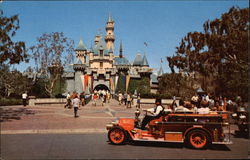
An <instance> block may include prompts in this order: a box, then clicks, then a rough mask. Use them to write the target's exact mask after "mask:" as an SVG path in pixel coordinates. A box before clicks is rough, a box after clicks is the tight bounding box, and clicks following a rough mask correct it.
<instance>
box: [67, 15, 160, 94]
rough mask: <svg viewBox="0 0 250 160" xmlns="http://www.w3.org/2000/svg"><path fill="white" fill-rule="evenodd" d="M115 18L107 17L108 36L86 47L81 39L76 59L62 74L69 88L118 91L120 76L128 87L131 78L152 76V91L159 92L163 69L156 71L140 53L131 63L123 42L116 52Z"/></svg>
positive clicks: (71, 89) (89, 90)
mask: <svg viewBox="0 0 250 160" xmlns="http://www.w3.org/2000/svg"><path fill="white" fill-rule="evenodd" d="M114 24H115V22H114V20H113V18H112V17H111V15H109V16H108V20H107V23H106V28H105V29H106V35H105V37H103V36H102V35H101V34H97V35H96V36H95V39H94V46H93V47H92V46H91V47H90V48H89V49H87V47H86V45H84V43H83V41H82V39H80V41H79V44H78V46H77V47H76V49H75V52H76V59H77V61H76V62H75V63H74V64H72V65H69V66H67V67H66V68H65V71H64V75H63V77H64V78H65V79H66V91H65V92H73V91H76V92H78V93H82V92H85V93H92V92H93V91H94V90H102V89H104V90H109V91H110V92H111V93H115V91H116V87H117V83H118V78H119V76H121V75H122V76H123V80H124V86H126V90H127V89H128V85H129V82H130V80H132V79H137V80H141V79H142V78H143V77H148V78H149V79H150V86H151V92H153V93H155V92H156V91H157V86H158V85H157V84H158V80H157V78H158V77H159V76H160V75H162V74H163V70H162V68H160V71H159V72H158V74H157V75H156V74H153V69H152V68H150V67H149V64H148V60H147V57H146V55H145V54H144V55H143V56H142V55H141V54H140V53H138V54H137V55H136V57H135V59H134V61H133V63H130V62H129V60H127V59H126V58H125V57H124V56H123V49H122V41H120V48H119V55H118V56H115V53H114V41H115V34H114Z"/></svg>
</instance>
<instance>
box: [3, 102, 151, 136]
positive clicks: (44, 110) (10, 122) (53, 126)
mask: <svg viewBox="0 0 250 160" xmlns="http://www.w3.org/2000/svg"><path fill="white" fill-rule="evenodd" d="M150 106H151V105H143V106H142V108H148V107H150ZM0 111H1V118H0V121H1V134H27V133H31V134H32V133H91V132H93V133H100V132H101V133H103V132H107V131H106V124H107V123H109V122H111V121H113V120H115V119H117V118H121V117H128V118H134V111H135V108H134V107H133V108H129V109H127V108H126V107H125V106H124V105H119V104H118V102H117V101H116V100H111V101H110V103H106V104H105V105H104V106H101V101H100V100H98V102H97V105H96V106H94V105H93V104H92V102H90V103H89V104H87V105H86V106H83V107H81V108H80V110H79V117H78V118H74V117H73V109H67V108H64V105H36V106H26V107H23V106H2V107H0Z"/></svg>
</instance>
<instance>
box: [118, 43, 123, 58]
mask: <svg viewBox="0 0 250 160" xmlns="http://www.w3.org/2000/svg"><path fill="white" fill-rule="evenodd" d="M119 57H120V58H122V57H123V56H122V40H121V41H120V54H119Z"/></svg>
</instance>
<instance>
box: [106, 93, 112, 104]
mask: <svg viewBox="0 0 250 160" xmlns="http://www.w3.org/2000/svg"><path fill="white" fill-rule="evenodd" d="M106 96H107V100H108V103H109V102H110V98H111V95H110V92H109V91H107V94H106Z"/></svg>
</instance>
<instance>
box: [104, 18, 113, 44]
mask: <svg viewBox="0 0 250 160" xmlns="http://www.w3.org/2000/svg"><path fill="white" fill-rule="evenodd" d="M105 41H106V48H112V49H114V41H115V35H114V21H113V19H112V17H111V15H110V14H109V17H108V21H107V24H106V36H105Z"/></svg>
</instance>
